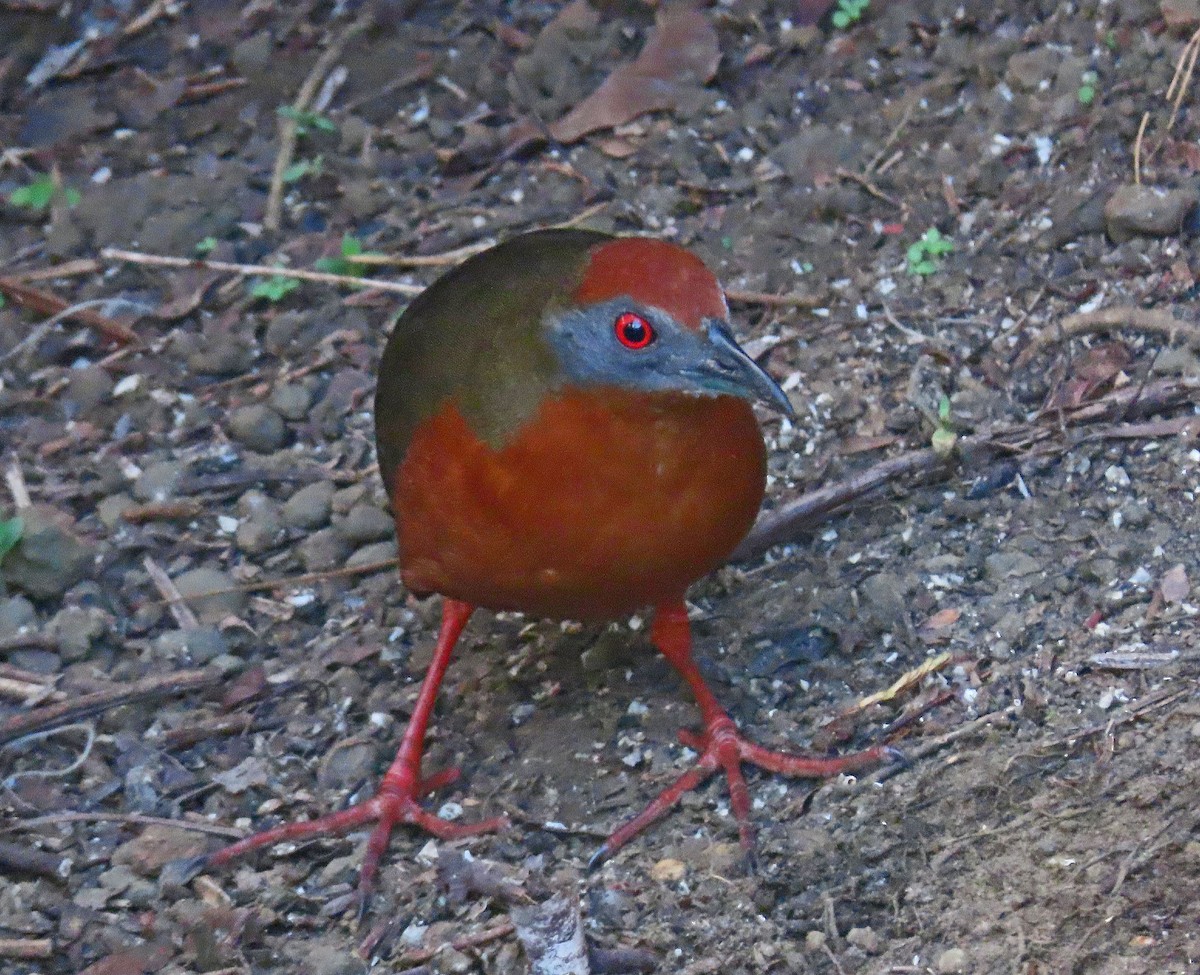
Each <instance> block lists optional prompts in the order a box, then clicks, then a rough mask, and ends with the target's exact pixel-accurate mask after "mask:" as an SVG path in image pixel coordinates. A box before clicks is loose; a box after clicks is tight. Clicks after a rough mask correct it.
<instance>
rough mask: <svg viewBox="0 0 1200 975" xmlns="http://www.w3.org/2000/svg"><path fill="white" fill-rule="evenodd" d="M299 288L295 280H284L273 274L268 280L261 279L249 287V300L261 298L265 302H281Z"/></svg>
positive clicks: (282, 277)
mask: <svg viewBox="0 0 1200 975" xmlns="http://www.w3.org/2000/svg"><path fill="white" fill-rule="evenodd" d="M298 287H300V282H299V281H297V280H296V279H295V278H285V277H284V276H283V275H281V274H273V275H271V277H269V278H261V279H259V280H258V281H255V282H254V284H253V285H251V287H250V297H251V298H263V299H266V300H267V301H271V302H275V301H282V300H283V299H284V298H286V297H287V296H288V295H289V294H291V293H292V292H293V291H295V290H296V289H297V288H298Z"/></svg>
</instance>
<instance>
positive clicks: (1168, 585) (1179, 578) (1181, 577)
mask: <svg viewBox="0 0 1200 975" xmlns="http://www.w3.org/2000/svg"><path fill="white" fill-rule="evenodd" d="M1158 587H1159V589H1161V590H1162V595H1163V599H1165V600H1166V601H1167V602H1168V603H1170V604H1171V605H1172V606H1178V605H1179V604H1180V603H1182V602H1183V601H1184V600H1185V599H1187V597H1188V592H1189V591H1190V586H1189V585H1188V577H1187V570H1186V569H1184V567H1183V563H1182V562H1181V563H1180V564H1179V565H1176V566H1173V567H1172V568H1170V569H1167V571H1166V572H1164V573H1163V577H1162V581H1161V582H1160V583H1159V584H1158Z"/></svg>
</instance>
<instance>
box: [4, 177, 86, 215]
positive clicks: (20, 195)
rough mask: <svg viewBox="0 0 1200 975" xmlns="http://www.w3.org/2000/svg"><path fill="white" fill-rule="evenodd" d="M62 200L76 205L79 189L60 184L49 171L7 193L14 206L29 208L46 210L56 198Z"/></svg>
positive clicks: (68, 204) (70, 205)
mask: <svg viewBox="0 0 1200 975" xmlns="http://www.w3.org/2000/svg"><path fill="white" fill-rule="evenodd" d="M60 199H61V200H62V201H63V202H64V203H66V204H67V206H69V207H73V206H76V205H77V204H78V203H79V201H80V199H82V197H80V195H79V190H76V189H72V188H71V187H70V186H61V185H60V184H59V182H58V180H56V179H55V178H54V176H52V175H51V174H50V173H45V174H43V175H41V176H39V177H38V178H37V179H35V180H34V181H33V182H32V183H27V184H26V185H24V186H19V187H17V188H16V189H15V190H13V191H12V192H11V193H10V194H9V195H8V202H9V203H11V204H12V205H13V206H15V207H26V208H28V209H30V210H46V209H49V207H50V205H51V204H53V203H55V202H56V201H57V200H60Z"/></svg>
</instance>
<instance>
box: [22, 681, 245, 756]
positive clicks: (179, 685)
mask: <svg viewBox="0 0 1200 975" xmlns="http://www.w3.org/2000/svg"><path fill="white" fill-rule="evenodd" d="M220 680H221V678H220V676H219V675H217V674H214V673H210V672H209V671H205V670H181V671H178V672H176V673H172V674H160V675H157V676H154V677H145V678H143V679H142V680H137V681H134V682H133V683H132V684H123V685H121V686H120V687H116V688H112V689H111V690H105V691H96V692H95V693H94V694H84V695H81V696H79V697H76V698H73V699H69V700H66V701H62V702H59V703H57V704H48V705H46V706H45V707H40V708H37V709H35V710H33V711H26V712H25V713H23V714H15V715H13V716H12V717H11V718H8V719H7V720H5V721H3V722H0V745H3V744H6V743H7V742H10V741H15V740H16V739H18V738H23V737H25V735H28V734H31V733H33V732H35V731H41V730H42V729H44V728H56V727H58V726H59V725H63V724H68V723H70V722H72V721H78V720H80V719H82V718H88V717H91V716H92V715H96V714H101V713H102V712H104V711H109V710H111V709H112V708H117V707H121V706H122V705H124V704H132V703H133V702H134V701H150V700H154V699H155V698H160V697H168V696H170V695H173V694H184V693H186V692H188V691H195V690H200V689H202V688H205V687H212V686H214V685H216V684H218V683H220Z"/></svg>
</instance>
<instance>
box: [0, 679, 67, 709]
mask: <svg viewBox="0 0 1200 975" xmlns="http://www.w3.org/2000/svg"><path fill="white" fill-rule="evenodd" d="M66 696H67V695H65V694H64V693H63V692H62V691H56V690H54V688H53V687H51V686H50V685H49V684H34V683H31V682H30V681H25V680H15V679H14V678H12V677H5V676H4V675H2V674H0V697H9V698H12V699H13V700H16V701H21V702H23V703H25V704H26V705H29V704H40V703H41V702H42V701H62V700H65V699H66Z"/></svg>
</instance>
